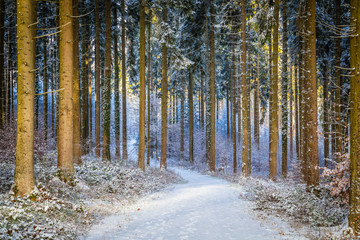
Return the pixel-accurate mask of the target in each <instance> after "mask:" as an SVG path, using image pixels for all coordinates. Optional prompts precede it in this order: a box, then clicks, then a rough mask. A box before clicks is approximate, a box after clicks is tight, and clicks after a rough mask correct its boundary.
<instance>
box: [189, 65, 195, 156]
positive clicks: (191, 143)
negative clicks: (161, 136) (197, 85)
mask: <svg viewBox="0 0 360 240" xmlns="http://www.w3.org/2000/svg"><path fill="white" fill-rule="evenodd" d="M193 91H194V90H193V77H192V73H191V70H190V71H189V91H188V93H189V162H190V163H194V100H193V94H194V93H193Z"/></svg>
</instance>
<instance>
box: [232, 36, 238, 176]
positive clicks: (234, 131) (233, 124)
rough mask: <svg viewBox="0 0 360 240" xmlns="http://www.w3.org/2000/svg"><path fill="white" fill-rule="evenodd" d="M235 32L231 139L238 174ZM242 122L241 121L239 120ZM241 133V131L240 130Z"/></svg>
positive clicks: (234, 168)
mask: <svg viewBox="0 0 360 240" xmlns="http://www.w3.org/2000/svg"><path fill="white" fill-rule="evenodd" d="M234 36H235V30H233V31H232V70H231V77H230V81H231V138H232V143H233V171H234V173H236V172H237V142H236V137H237V134H236V98H237V94H238V93H237V92H238V91H237V88H236V85H237V84H236V82H237V81H236V79H237V77H236V57H235V37H234ZM239 121H240V119H239ZM238 131H240V129H239V130H238Z"/></svg>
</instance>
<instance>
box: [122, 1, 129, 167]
mask: <svg viewBox="0 0 360 240" xmlns="http://www.w3.org/2000/svg"><path fill="white" fill-rule="evenodd" d="M125 35H126V29H125V0H122V1H121V52H122V59H121V60H122V63H121V68H122V70H121V74H122V76H121V78H122V83H121V84H122V91H121V95H122V150H123V152H122V157H123V159H124V160H125V161H127V159H128V152H127V121H126V116H127V115H126V61H125V60H126V59H125V57H126V55H125V46H126V42H125Z"/></svg>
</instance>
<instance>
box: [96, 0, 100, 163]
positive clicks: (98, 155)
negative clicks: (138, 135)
mask: <svg viewBox="0 0 360 240" xmlns="http://www.w3.org/2000/svg"><path fill="white" fill-rule="evenodd" d="M99 31H100V17H99V0H96V1H95V155H96V156H97V157H100V150H101V147H100V99H101V96H100V67H101V65H100V34H99Z"/></svg>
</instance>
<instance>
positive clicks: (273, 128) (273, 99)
mask: <svg viewBox="0 0 360 240" xmlns="http://www.w3.org/2000/svg"><path fill="white" fill-rule="evenodd" d="M278 32H279V0H275V6H274V30H273V34H274V39H273V57H272V58H273V63H272V78H271V84H270V136H269V161H270V165H269V166H270V174H269V177H270V178H271V179H272V180H276V170H277V144H278V48H279V36H278Z"/></svg>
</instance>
